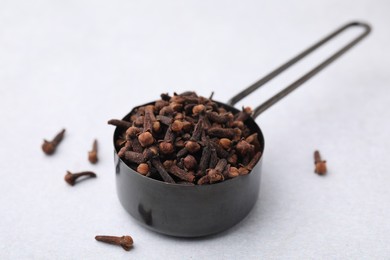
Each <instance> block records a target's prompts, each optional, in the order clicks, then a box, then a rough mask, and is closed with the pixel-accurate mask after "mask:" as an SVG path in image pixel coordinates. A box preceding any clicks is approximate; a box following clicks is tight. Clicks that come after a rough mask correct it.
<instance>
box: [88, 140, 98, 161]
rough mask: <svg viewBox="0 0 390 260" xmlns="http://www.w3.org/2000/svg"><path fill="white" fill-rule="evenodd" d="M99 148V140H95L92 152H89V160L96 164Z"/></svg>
mask: <svg viewBox="0 0 390 260" xmlns="http://www.w3.org/2000/svg"><path fill="white" fill-rule="evenodd" d="M97 152H98V148H97V140H96V139H95V140H94V141H93V144H92V150H91V151H89V152H88V160H89V161H90V162H91V163H92V164H95V163H97V162H98V156H97Z"/></svg>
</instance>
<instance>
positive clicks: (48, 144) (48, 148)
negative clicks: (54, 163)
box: [42, 129, 65, 155]
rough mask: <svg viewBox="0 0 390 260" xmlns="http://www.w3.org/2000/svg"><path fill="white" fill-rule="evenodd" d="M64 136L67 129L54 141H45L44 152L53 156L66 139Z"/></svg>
mask: <svg viewBox="0 0 390 260" xmlns="http://www.w3.org/2000/svg"><path fill="white" fill-rule="evenodd" d="M64 135H65V129H62V130H61V132H59V133H58V134H57V135H56V136H55V137H54V139H53V140H52V141H47V140H43V144H42V150H43V152H44V153H45V154H47V155H52V154H53V153H54V152H55V151H56V149H57V146H58V145H59V144H60V142H61V141H62V139H63V138H64Z"/></svg>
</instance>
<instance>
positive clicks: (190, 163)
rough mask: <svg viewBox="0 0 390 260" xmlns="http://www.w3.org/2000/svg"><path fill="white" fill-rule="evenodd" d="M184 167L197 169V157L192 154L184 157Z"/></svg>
mask: <svg viewBox="0 0 390 260" xmlns="http://www.w3.org/2000/svg"><path fill="white" fill-rule="evenodd" d="M182 161H183V164H184V167H185V168H186V169H187V170H195V169H196V166H197V164H198V162H197V161H196V159H195V157H194V156H192V155H190V154H189V155H187V156H186V157H184V158H183V159H182Z"/></svg>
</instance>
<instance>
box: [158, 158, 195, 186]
mask: <svg viewBox="0 0 390 260" xmlns="http://www.w3.org/2000/svg"><path fill="white" fill-rule="evenodd" d="M164 167H165V169H167V171H168V172H170V173H171V174H173V175H175V176H176V177H178V178H179V179H181V180H183V181H188V182H193V181H194V179H195V176H194V175H193V174H190V173H189V172H187V171H185V170H183V169H181V168H179V167H178V166H177V165H176V164H175V163H174V162H173V161H165V162H164Z"/></svg>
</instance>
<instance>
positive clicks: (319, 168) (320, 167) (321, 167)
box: [314, 151, 326, 175]
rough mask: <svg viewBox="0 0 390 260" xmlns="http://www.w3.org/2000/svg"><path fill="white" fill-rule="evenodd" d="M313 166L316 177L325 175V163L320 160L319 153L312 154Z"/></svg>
mask: <svg viewBox="0 0 390 260" xmlns="http://www.w3.org/2000/svg"><path fill="white" fill-rule="evenodd" d="M314 164H315V169H314V172H315V173H317V174H318V175H325V174H326V161H324V160H322V159H321V155H320V152H319V151H315V152H314Z"/></svg>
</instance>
